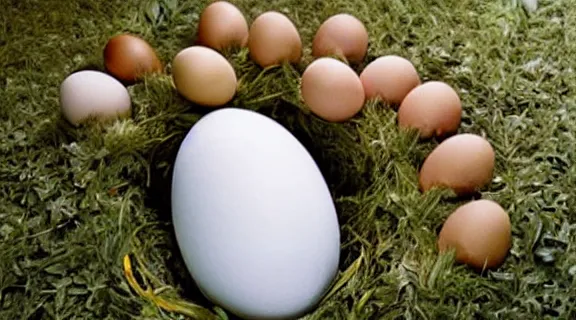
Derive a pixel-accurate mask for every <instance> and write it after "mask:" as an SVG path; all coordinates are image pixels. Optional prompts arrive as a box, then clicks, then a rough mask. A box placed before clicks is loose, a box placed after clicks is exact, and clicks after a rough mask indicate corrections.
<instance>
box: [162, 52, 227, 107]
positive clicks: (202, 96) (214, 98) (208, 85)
mask: <svg viewBox="0 0 576 320" xmlns="http://www.w3.org/2000/svg"><path fill="white" fill-rule="evenodd" d="M172 77H173V79H174V84H175V85H176V89H177V90H178V92H179V93H180V94H181V95H182V96H184V97H185V98H186V99H188V100H190V101H192V102H194V103H197V104H199V105H203V106H207V107H217V106H222V105H224V104H226V103H228V102H229V101H230V100H232V98H233V97H234V95H235V94H236V86H237V78H236V72H235V71H234V68H233V67H232V65H231V64H230V63H229V62H228V60H226V58H224V57H223V56H222V55H221V54H220V53H218V52H217V51H216V50H214V49H211V48H208V47H203V46H192V47H188V48H186V49H184V50H182V51H180V52H179V53H178V54H177V55H176V56H175V57H174V60H173V61H172Z"/></svg>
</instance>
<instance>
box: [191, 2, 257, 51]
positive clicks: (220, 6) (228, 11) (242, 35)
mask: <svg viewBox="0 0 576 320" xmlns="http://www.w3.org/2000/svg"><path fill="white" fill-rule="evenodd" d="M197 34H198V38H197V44H199V45H203V46H206V47H210V48H212V49H215V50H218V51H221V50H223V49H226V48H233V47H236V48H238V47H245V46H246V45H247V44H248V23H247V22H246V18H245V17H244V15H243V14H242V12H241V11H240V9H238V8H237V7H236V6H235V5H233V4H231V3H230V2H227V1H216V2H213V3H211V4H210V5H208V6H207V7H206V8H205V9H204V11H202V14H201V15H200V21H199V22H198V33H197Z"/></svg>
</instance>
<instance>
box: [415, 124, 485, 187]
mask: <svg viewBox="0 0 576 320" xmlns="http://www.w3.org/2000/svg"><path fill="white" fill-rule="evenodd" d="M495 161H496V159H495V153H494V149H492V146H491V145H490V143H489V142H488V141H487V140H485V139H484V138H482V137H480V136H478V135H475V134H470V133H465V134H458V135H455V136H452V137H450V138H448V139H446V140H444V141H443V142H442V143H440V144H439V145H438V146H437V147H436V148H435V149H434V150H432V152H431V153H430V154H429V155H428V157H427V158H426V160H425V161H424V164H423V165H422V168H421V169H420V179H419V180H420V188H421V190H422V191H423V192H426V191H428V190H430V189H431V188H433V187H438V188H449V189H452V190H453V191H454V192H455V193H456V194H457V195H459V196H461V195H470V194H473V193H475V192H476V191H479V190H480V189H481V188H483V187H485V186H486V185H488V184H489V183H490V182H491V181H492V177H493V173H494V164H495Z"/></svg>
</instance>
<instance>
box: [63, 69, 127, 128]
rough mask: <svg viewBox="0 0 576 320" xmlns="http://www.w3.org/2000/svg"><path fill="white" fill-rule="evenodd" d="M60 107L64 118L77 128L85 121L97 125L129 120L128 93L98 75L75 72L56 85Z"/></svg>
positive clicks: (87, 72)
mask: <svg viewBox="0 0 576 320" xmlns="http://www.w3.org/2000/svg"><path fill="white" fill-rule="evenodd" d="M60 107H61V110H62V113H63V115H64V117H65V118H66V119H67V120H68V121H69V122H70V123H71V124H73V125H75V126H78V125H80V124H82V123H83V122H85V121H86V120H89V119H97V120H101V121H107V120H114V119H121V118H127V117H130V115H131V113H132V105H131V99H130V95H129V94H128V90H126V88H125V87H124V85H122V83H120V82H119V81H118V80H116V79H115V78H113V77H112V76H110V75H108V74H106V73H103V72H100V71H92V70H86V71H78V72H75V73H73V74H71V75H69V76H68V77H67V78H66V79H65V80H64V81H63V82H62V84H61V85H60Z"/></svg>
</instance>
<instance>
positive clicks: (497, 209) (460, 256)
mask: <svg viewBox="0 0 576 320" xmlns="http://www.w3.org/2000/svg"><path fill="white" fill-rule="evenodd" d="M511 232H512V231H511V224H510V217H509V216H508V214H507V213H506V211H505V210H504V209H503V208H502V207H501V206H500V204H498V203H497V202H495V201H492V200H486V199H482V200H475V201H471V202H469V203H467V204H464V205H462V206H460V207H458V208H457V209H456V210H455V211H454V212H453V213H452V214H450V216H448V218H447V219H446V221H445V222H444V225H443V226H442V229H441V231H440V234H439V235H438V249H439V251H440V252H444V251H447V250H450V249H455V250H456V262H459V263H464V264H467V265H469V266H471V267H472V268H474V269H477V270H483V269H492V268H496V267H498V266H500V265H501V264H502V263H503V262H504V260H505V258H506V256H507V254H508V251H509V249H510V246H511V241H512V240H511V238H512V234H511Z"/></svg>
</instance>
